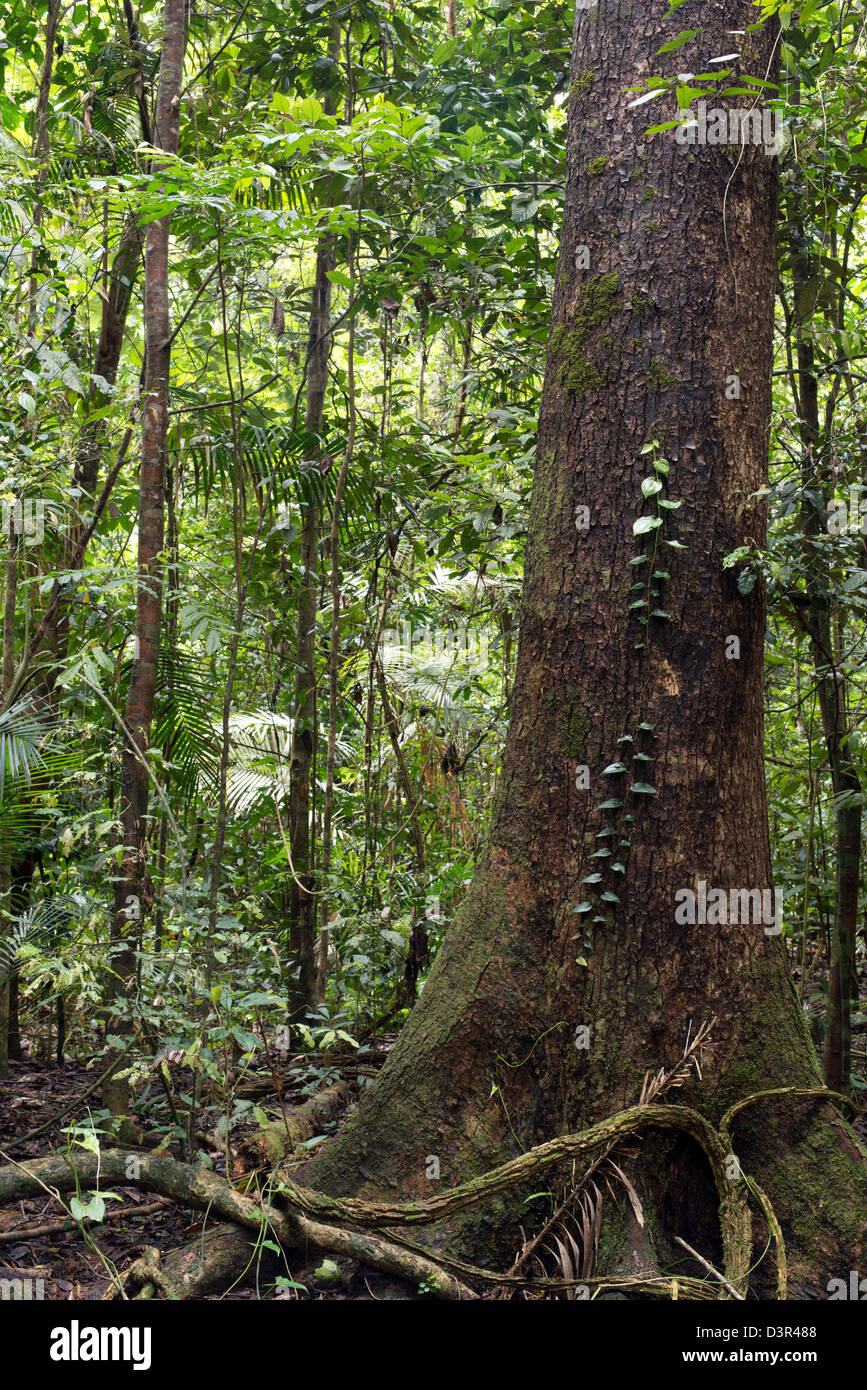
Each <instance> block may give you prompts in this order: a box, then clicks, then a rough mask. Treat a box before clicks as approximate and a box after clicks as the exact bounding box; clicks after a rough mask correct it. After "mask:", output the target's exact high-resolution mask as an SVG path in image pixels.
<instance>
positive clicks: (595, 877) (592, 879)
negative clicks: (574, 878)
mask: <svg viewBox="0 0 867 1390" xmlns="http://www.w3.org/2000/svg"><path fill="white" fill-rule="evenodd" d="M581 882H582V883H601V882H602V875H601V874H588V875H587V877H586V878H582V880H581Z"/></svg>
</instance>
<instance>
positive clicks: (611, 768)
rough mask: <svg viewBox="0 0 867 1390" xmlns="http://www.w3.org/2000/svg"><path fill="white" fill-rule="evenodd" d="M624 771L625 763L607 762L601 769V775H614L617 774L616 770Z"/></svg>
mask: <svg viewBox="0 0 867 1390" xmlns="http://www.w3.org/2000/svg"><path fill="white" fill-rule="evenodd" d="M625 771H626V764H625V763H609V764H608V766H607V767H604V768H603V769H602V776H603V777H614V776H616V774H617V773H618V772H625Z"/></svg>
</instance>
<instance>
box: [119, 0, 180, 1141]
mask: <svg viewBox="0 0 867 1390" xmlns="http://www.w3.org/2000/svg"><path fill="white" fill-rule="evenodd" d="M184 17H185V3H184V0H165V11H164V32H163V50H162V58H161V61H160V83H159V94H158V97H157V111H156V132H155V135H156V141H157V144H158V145H159V147H160V149H162V150H165V151H166V153H168V154H176V153H177V149H178V132H179V124H180V93H181V80H182V75H183V65H184V39H185V30H184ZM157 167H158V166H157ZM145 352H146V359H145V361H146V365H145V387H144V410H143V413H142V452H141V473H140V479H139V517H138V595H137V602H136V629H135V630H136V640H135V654H134V658H133V663H132V671H131V674H130V683H129V691H128V694H127V701H126V711H125V716H124V723H125V730H124V747H123V756H122V770H121V806H120V814H121V825H122V832H123V860H122V864H121V868H120V869H119V871H118V874H117V877H116V879H115V888H114V920H113V923H112V962H111V964H112V971H113V974H112V976H111V983H110V985H109V988H108V991H107V993H108V1004H109V1008H110V1010H111V1011H112V1012H113V1013H115V1014H116V1016H115V1017H114V1018H112V1019H110V1020H109V1032H110V1033H113V1034H114V1035H115V1036H118V1035H119V1036H121V1037H122V1036H124V1035H126V1034H127V1033H129V1031H130V1024H131V1019H130V1007H131V1001H130V998H129V994H130V991H131V989H132V987H133V985H134V983H135V977H136V972H135V944H136V938H137V937H139V933H140V928H139V920H140V916H141V911H142V908H143V907H146V906H148V905H149V902H150V901H152V889H151V886H150V875H149V874H148V872H147V868H146V845H147V814H148V791H149V787H148V770H147V766H146V764H145V762H144V757H145V756H146V754H147V749H148V744H149V741H150V729H151V722H152V720H153V712H154V697H155V691H156V679H157V663H158V660H159V641H160V621H161V615H162V565H161V553H162V549H163V530H164V509H165V488H164V481H165V466H166V429H167V423H168V394H169V368H170V364H171V330H170V320H169V218H168V217H164V218H161V219H160V220H159V221H156V222H151V223H149V224H148V228H147V233H146V241H145ZM121 1000H122V1001H123V1002H122V1004H121V1003H120V1001H121ZM128 1098H129V1096H128V1086H127V1083H126V1081H125V1080H117V1079H116V1078H115V1077H114V1076H112V1077H111V1078H110V1079H109V1080H108V1081H107V1082H106V1085H105V1086H104V1088H103V1101H104V1103H105V1104H106V1105H107V1106H108V1108H109V1109H110V1111H111V1113H112V1114H114V1115H123V1114H125V1113H126V1109H127V1105H128Z"/></svg>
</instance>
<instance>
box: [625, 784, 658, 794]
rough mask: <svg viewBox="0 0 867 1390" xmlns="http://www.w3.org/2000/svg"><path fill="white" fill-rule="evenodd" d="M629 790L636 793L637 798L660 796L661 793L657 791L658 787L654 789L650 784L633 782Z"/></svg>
mask: <svg viewBox="0 0 867 1390" xmlns="http://www.w3.org/2000/svg"><path fill="white" fill-rule="evenodd" d="M629 790H630V791H631V792H634V793H635V795H636V796H658V795H659V792H658V791H657V790H656V787H652V786H651V785H650V783H649V782H633V784H632V786H631V787H630V788H629Z"/></svg>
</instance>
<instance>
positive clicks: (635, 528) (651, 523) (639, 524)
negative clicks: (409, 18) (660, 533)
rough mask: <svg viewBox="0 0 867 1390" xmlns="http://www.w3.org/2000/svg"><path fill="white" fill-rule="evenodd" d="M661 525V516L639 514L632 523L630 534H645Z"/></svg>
mask: <svg viewBox="0 0 867 1390" xmlns="http://www.w3.org/2000/svg"><path fill="white" fill-rule="evenodd" d="M661 525H662V517H661V516H640V517H639V518H638V520H637V521H633V523H632V534H633V535H634V536H646V535H647V533H648V531H655V530H656V528H657V527H658V526H661Z"/></svg>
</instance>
